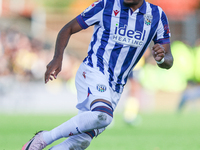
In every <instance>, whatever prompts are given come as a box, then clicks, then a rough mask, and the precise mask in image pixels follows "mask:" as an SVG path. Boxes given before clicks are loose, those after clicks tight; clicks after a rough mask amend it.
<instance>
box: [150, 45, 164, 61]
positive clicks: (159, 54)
mask: <svg viewBox="0 0 200 150" xmlns="http://www.w3.org/2000/svg"><path fill="white" fill-rule="evenodd" d="M152 55H153V57H154V59H155V60H156V61H158V62H159V61H161V59H162V58H164V57H165V48H164V47H163V46H162V45H161V44H155V45H154V46H153V47H152Z"/></svg>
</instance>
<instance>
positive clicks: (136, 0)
mask: <svg viewBox="0 0 200 150" xmlns="http://www.w3.org/2000/svg"><path fill="white" fill-rule="evenodd" d="M141 3H143V0H124V5H125V6H128V7H131V6H136V5H139V4H141Z"/></svg>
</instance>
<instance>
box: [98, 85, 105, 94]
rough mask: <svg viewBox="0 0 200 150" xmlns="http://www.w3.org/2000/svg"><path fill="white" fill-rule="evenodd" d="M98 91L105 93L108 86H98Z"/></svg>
mask: <svg viewBox="0 0 200 150" xmlns="http://www.w3.org/2000/svg"><path fill="white" fill-rule="evenodd" d="M97 90H98V91H99V92H105V91H106V86H105V85H103V84H97Z"/></svg>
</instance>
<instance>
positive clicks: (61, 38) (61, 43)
mask: <svg viewBox="0 0 200 150" xmlns="http://www.w3.org/2000/svg"><path fill="white" fill-rule="evenodd" d="M80 30H82V28H81V26H80V25H79V23H78V22H77V20H76V18H75V19H73V20H72V21H70V22H69V23H68V24H66V25H65V26H64V27H63V28H62V29H61V30H60V32H59V33H58V36H57V40H56V46H55V53H54V57H53V59H52V61H51V62H50V63H49V64H48V65H47V70H46V72H45V83H47V82H48V81H49V79H50V80H53V78H54V79H56V77H57V75H58V73H59V72H60V71H61V68H62V59H63V53H64V50H65V48H66V46H67V44H68V41H69V39H70V37H71V35H72V34H74V33H76V32H79V31H80ZM51 76H52V77H51Z"/></svg>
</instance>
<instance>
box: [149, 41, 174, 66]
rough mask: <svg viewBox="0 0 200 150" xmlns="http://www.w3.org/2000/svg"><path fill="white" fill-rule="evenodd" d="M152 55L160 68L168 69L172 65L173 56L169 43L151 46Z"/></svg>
mask: <svg viewBox="0 0 200 150" xmlns="http://www.w3.org/2000/svg"><path fill="white" fill-rule="evenodd" d="M152 55H153V57H154V59H155V60H156V62H157V64H158V66H159V67H161V68H165V69H170V68H171V67H172V65H173V56H172V53H171V48H170V44H162V45H161V44H158V43H157V44H155V45H154V46H153V47H152Z"/></svg>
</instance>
